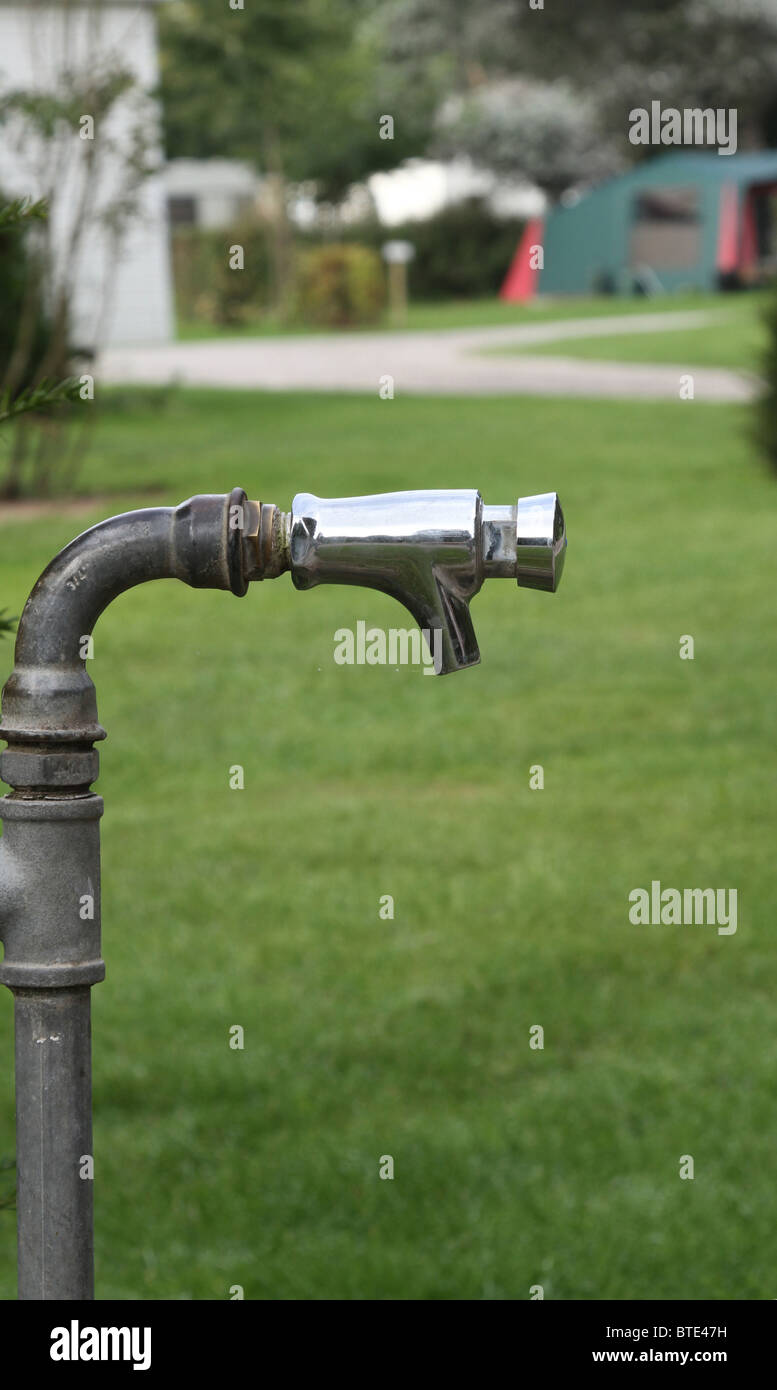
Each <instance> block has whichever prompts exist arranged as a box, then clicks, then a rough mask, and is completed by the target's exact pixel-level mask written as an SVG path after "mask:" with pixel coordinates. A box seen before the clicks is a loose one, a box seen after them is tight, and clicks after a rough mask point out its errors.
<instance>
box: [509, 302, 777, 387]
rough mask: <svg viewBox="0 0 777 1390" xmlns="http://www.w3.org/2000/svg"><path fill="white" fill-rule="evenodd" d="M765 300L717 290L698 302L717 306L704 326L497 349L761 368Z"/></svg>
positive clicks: (589, 358)
mask: <svg viewBox="0 0 777 1390" xmlns="http://www.w3.org/2000/svg"><path fill="white" fill-rule="evenodd" d="M643 303H644V301H643ZM649 303H650V305H651V307H652V309H653V310H654V312H657V311H660V309H661V308H662V302H660V301H658V300H650V301H649ZM763 306H764V296H763V295H762V294H747V295H719V296H717V298H716V299H715V300H714V301H712V302H707V303H704V304H702V303H701V302H700V303H699V304H698V307H699V308H707V307H709V308H710V309H712V310H714V318H711V319H710V322H709V323H708V324H705V325H704V326H703V327H701V328H673V329H670V330H666V329H662V330H661V331H659V332H643V333H634V334H625V333H624V334H611V335H607V336H602V337H593V338H571V339H565V340H564V341H558V342H555V343H537V344H536V345H534V344H533V345H531V346H526V345H522V346H520V347H515V348H507V349H505V348H501V349H499V350H498V351H499V352H502V353H503V352H505V351H506V352H508V354H510V353H522V354H526V353H527V352H528V353H530V354H531V356H532V357H535V356H538V355H539V356H546V357H548V356H550V357H579V358H583V359H584V360H586V361H602V362H661V363H671V364H674V365H677V366H679V367H686V368H688V369H689V370H690V369H691V368H693V367H733V368H737V369H739V370H742V371H752V372H757V371H758V370H759V367H760V358H761V355H762V353H763V351H764V348H765V346H766V333H765V329H764V326H763V323H762V321H761V312H762V309H763ZM666 307H667V308H676V307H677V305H676V304H675V303H674V301H672V303H671V304H667V305H666ZM686 307H691V306H690V305H687V306H686ZM495 351H496V350H495Z"/></svg>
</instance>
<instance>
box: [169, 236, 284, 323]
mask: <svg viewBox="0 0 777 1390" xmlns="http://www.w3.org/2000/svg"><path fill="white" fill-rule="evenodd" d="M232 246H242V248H243V269H242V270H233V269H232V268H231V266H230V247H232ZM172 247H173V277H174V281H175V298H176V307H177V310H178V313H179V314H180V315H181V316H182V317H183V318H185V319H206V320H207V321H208V322H209V323H217V324H223V325H229V324H238V323H242V322H244V321H245V320H246V319H247V318H252V317H255V316H256V315H258V314H261V313H262V312H264V311H266V309H267V307H268V305H269V300H270V274H271V272H270V257H269V252H268V243H267V233H266V231H265V228H264V227H263V226H262V225H261V223H258V222H256V221H255V220H251V221H244V222H240V223H236V224H235V225H234V226H233V227H231V228H227V229H219V230H213V229H210V228H207V229H205V228H200V227H191V228H189V227H186V228H179V229H178V230H177V231H176V232H175V233H174V235H173V240H172Z"/></svg>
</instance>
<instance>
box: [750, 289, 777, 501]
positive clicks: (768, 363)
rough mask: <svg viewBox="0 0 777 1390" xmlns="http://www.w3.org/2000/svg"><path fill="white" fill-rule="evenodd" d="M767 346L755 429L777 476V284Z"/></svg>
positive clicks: (769, 308)
mask: <svg viewBox="0 0 777 1390" xmlns="http://www.w3.org/2000/svg"><path fill="white" fill-rule="evenodd" d="M763 323H764V327H765V329H766V347H765V349H764V351H763V354H762V356H761V377H762V379H763V390H762V391H761V394H760V396H759V399H758V402H757V406H756V414H755V430H756V439H757V443H758V447H759V448H760V450H761V453H762V454H763V455H764V457H765V458H766V461H767V463H768V464H769V466H770V468H771V469H772V471H773V472H775V473H777V285H776V286H775V287H774V288H773V289H772V291H771V294H770V296H769V301H768V303H767V305H766V307H765V309H764V311H763Z"/></svg>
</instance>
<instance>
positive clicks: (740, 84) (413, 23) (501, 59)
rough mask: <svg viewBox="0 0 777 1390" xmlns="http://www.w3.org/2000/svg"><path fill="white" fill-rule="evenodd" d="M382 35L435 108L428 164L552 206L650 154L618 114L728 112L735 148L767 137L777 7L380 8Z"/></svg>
mask: <svg viewBox="0 0 777 1390" xmlns="http://www.w3.org/2000/svg"><path fill="white" fill-rule="evenodd" d="M381 23H382V33H383V42H384V48H385V51H386V53H387V54H388V55H389V56H390V57H393V59H394V61H395V62H396V63H397V64H399V65H400V66H401V65H403V64H409V65H410V66H411V67H412V69H413V71H414V73H415V80H416V81H417V82H418V83H425V84H427V85H431V86H432V87H434V88H435V89H436V91H437V93H438V95H439V96H440V97H441V100H440V106H439V120H438V126H437V134H436V137H435V138H434V140H433V141H432V143H431V146H430V149H431V150H432V152H437V153H441V154H444V155H450V154H451V153H453V152H456V153H459V154H469V155H471V156H472V158H473V159H476V160H477V161H478V162H479V163H481V164H484V165H485V166H486V167H491V168H494V169H495V170H496V171H498V172H500V173H512V174H513V175H514V176H521V175H523V176H527V177H531V178H534V179H535V180H536V181H538V182H539V183H540V184H542V185H543V186H545V187H547V188H548V190H549V191H550V192H551V193H557V192H558V191H559V185H560V183H563V181H564V178H568V181H569V183H575V182H578V181H579V180H581V179H587V178H592V177H597V176H598V175H599V174H601V173H609V172H614V171H615V170H616V169H618V168H619V167H621V166H622V165H623V164H624V163H626V162H628V161H632V160H634V159H637V158H640V157H644V156H645V154H649V153H650V152H651V151H650V150H649V149H648V150H647V151H646V150H643V149H640V148H639V147H637V148H635V147H634V146H632V145H631V144H630V143H629V140H628V130H629V120H628V113H629V111H630V110H631V109H632V108H634V107H635V106H640V107H648V106H649V105H650V102H651V100H661V101H662V102H663V103H664V104H665V105H671V106H678V107H696V106H700V107H702V108H704V107H709V106H712V107H736V108H737V112H738V119H739V139H740V143H742V144H748V143H750V144H760V143H763V142H765V141H768V140H769V139H770V138H772V139H774V137H775V136H777V117H775V103H774V96H773V93H774V89H775V82H776V81H777V5H773V4H770V3H764V0H737V3H736V4H732V0H695V3H689V0H629V3H628V4H624V3H623V0H586V3H585V4H580V3H579V2H578V0H546V4H545V6H544V8H542V9H539V8H533V7H530V6H529V4H528V3H527V0H479V3H478V4H477V5H472V4H470V3H469V0H384V4H383V6H382V21H381ZM441 54H444V55H445V57H444V60H441ZM445 81H448V82H449V84H450V86H449V92H448V95H447V98H446V97H444V96H443V94H442V91H441V88H442V86H443V85H444V83H445ZM545 84H548V90H547V91H546V92H545V93H543V86H544V85H545ZM451 97H452V98H453V100H451ZM576 105H577V122H575V107H576ZM561 142H568V143H569V145H570V151H569V154H570V156H571V157H569V158H565V156H564V152H563V151H562V150H560V149H559V148H558V146H559V144H560V143H561ZM546 161H547V163H546ZM565 163H566V164H567V165H568V166H569V168H568V170H565ZM545 167H547V170H548V173H547V175H544V174H543V169H544V168H545Z"/></svg>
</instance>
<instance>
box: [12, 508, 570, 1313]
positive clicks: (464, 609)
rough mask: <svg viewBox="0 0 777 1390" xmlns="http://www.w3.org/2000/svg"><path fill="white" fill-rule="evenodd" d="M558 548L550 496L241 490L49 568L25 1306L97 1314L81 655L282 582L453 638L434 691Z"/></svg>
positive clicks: (33, 724)
mask: <svg viewBox="0 0 777 1390" xmlns="http://www.w3.org/2000/svg"><path fill="white" fill-rule="evenodd" d="M565 546H566V535H565V530H564V520H563V515H562V513H561V508H560V506H559V504H558V499H557V498H556V496H555V494H554V493H547V494H543V495H542V496H541V497H538V498H528V499H526V498H524V499H521V500H520V501H519V502H518V503H517V504H516V505H514V506H512V507H484V505H483V501H482V498H481V497H480V494H479V493H478V492H475V491H456V492H415V493H408V492H405V493H389V494H386V495H384V496H378V497H363V498H359V497H352V498H339V499H325V498H319V497H315V496H313V495H312V494H310V493H300V494H299V495H298V496H297V497H296V498H295V499H294V503H293V504H292V510H291V513H290V514H288V515H286V514H284V513H282V512H279V511H278V509H277V508H276V507H274V506H272V505H271V504H266V503H264V504H263V503H261V502H251V501H249V500H248V499H247V497H246V495H245V493H244V492H243V491H242V489H240V488H235V489H234V490H233V492H232V493H230V494H225V495H223V496H221V495H219V496H211V495H206V496H200V497H192V498H190V499H189V501H188V502H183V503H182V504H181V505H180V506H179V507H154V508H149V509H147V510H144V511H137V512H127V513H125V514H124V515H123V516H118V517H113V518H111V520H109V521H105V522H103V523H102V524H101V525H99V526H95V527H93V528H92V529H91V530H90V531H86V532H85V533H84V534H83V535H82V536H79V537H78V538H77V539H76V540H74V541H73V542H72V543H71V544H70V545H68V546H66V547H65V549H64V550H63V551H62V552H61V553H60V554H59V555H58V556H56V558H55V559H54V560H53V561H52V562H51V564H50V565H49V567H48V569H46V570H45V571H44V573H43V574H42V575H41V577H40V579H39V580H38V582H37V584H36V585H35V587H34V589H33V591H32V593H31V594H30V597H29V599H28V600H27V604H26V606H25V609H24V612H23V614H22V617H21V621H20V624H19V631H18V634H17V641H16V654H15V655H16V662H15V667H14V670H13V673H12V675H11V676H10V677H9V679H8V681H7V683H6V686H5V689H4V691H3V718H2V723H0V736H2V737H3V738H4V739H5V740H6V742H7V744H8V747H7V749H6V750H5V752H4V753H3V754H2V755H0V777H2V778H3V780H4V781H5V782H7V783H8V784H9V785H10V786H11V787H12V789H13V790H12V791H11V793H10V795H8V796H6V797H4V798H2V800H0V818H2V820H3V822H4V832H3V837H2V841H0V939H2V940H3V941H4V943H5V956H4V959H3V960H2V962H0V984H5V985H7V986H8V987H9V988H10V989H11V990H12V991H13V994H14V1017H15V1031H16V1144H17V1178H18V1233H19V1297H20V1298H23V1299H57V1300H60V1299H66V1300H76V1299H88V1298H92V1297H93V1278H94V1276H93V1253H92V1251H93V1232H92V1189H93V1182H92V1172H93V1168H92V1164H93V1155H92V1098H91V1038H90V990H91V987H92V985H93V984H96V983H98V982H99V981H100V980H102V979H103V978H104V975H105V965H104V962H103V960H102V957H101V954H100V842H99V821H100V817H101V815H102V811H103V803H102V799H101V798H100V797H99V796H96V795H94V793H92V792H91V790H90V788H91V785H92V783H93V782H94V780H95V779H96V777H97V773H98V765H99V764H98V755H97V752H96V751H95V748H94V744H95V742H97V741H99V740H100V739H103V738H104V737H105V731H104V729H103V728H102V727H101V726H100V724H99V722H98V718H97V704H96V698H95V691H94V686H93V685H92V682H91V680H90V678H89V675H88V673H87V670H86V660H85V652H84V642H85V639H87V638H89V637H90V636H91V634H92V629H93V627H94V624H95V623H96V621H97V619H98V618H99V616H100V614H101V613H102V612H103V610H104V609H105V608H106V607H107V605H108V604H109V603H110V602H111V600H112V599H114V598H115V597H116V596H117V595H118V594H120V593H122V592H123V591H124V590H125V589H129V588H131V587H132V586H133V585H135V584H142V583H145V582H147V581H148V580H151V579H179V580H182V581H183V582H184V583H186V584H189V585H191V586H192V587H194V588H212V589H225V590H228V591H231V592H232V593H233V594H235V595H237V596H238V597H240V596H242V595H243V594H245V593H246V591H247V588H248V585H249V582H250V581H252V580H262V579H270V578H275V577H276V576H277V575H279V574H282V573H283V572H284V571H285V570H290V571H291V575H292V579H293V581H294V584H295V585H296V586H297V588H299V589H308V588H312V587H315V586H316V585H318V584H322V583H335V584H359V585H362V586H365V587H372V588H376V589H380V590H382V591H383V592H384V593H388V594H391V595H393V597H395V598H397V599H399V600H400V602H402V603H403V604H404V605H405V606H406V607H407V608H408V610H409V611H410V612H411V613H412V614H413V616H414V617H415V618H416V619H417V621H418V622H419V624H421V625H427V627H428V629H429V630H435V631H440V633H441V634H442V638H443V660H442V665H441V669H442V671H455V670H461V669H463V668H464V667H466V666H471V665H473V664H474V663H475V662H476V661H478V660H479V652H478V648H477V641H476V639H475V633H474V629H473V626H472V621H471V618H470V614H469V603H470V599H471V598H472V597H473V595H474V594H476V593H477V592H478V590H479V589H480V587H481V585H482V584H483V582H484V580H485V579H487V578H489V577H498V576H502V577H512V578H514V579H517V581H518V584H521V585H525V586H527V587H529V588H541V589H546V590H549V591H553V590H554V589H555V588H556V585H557V583H558V580H559V577H560V574H561V569H562V565H563V560H564V547H565Z"/></svg>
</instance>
